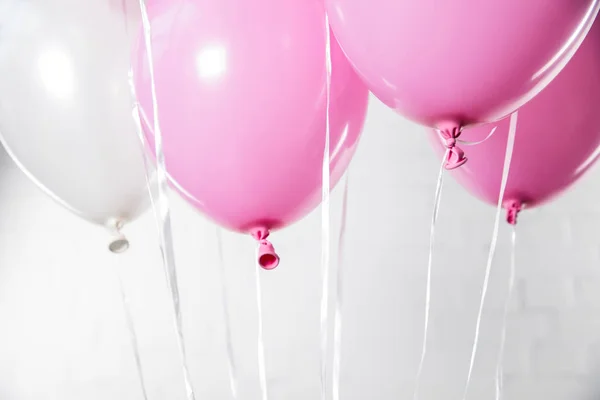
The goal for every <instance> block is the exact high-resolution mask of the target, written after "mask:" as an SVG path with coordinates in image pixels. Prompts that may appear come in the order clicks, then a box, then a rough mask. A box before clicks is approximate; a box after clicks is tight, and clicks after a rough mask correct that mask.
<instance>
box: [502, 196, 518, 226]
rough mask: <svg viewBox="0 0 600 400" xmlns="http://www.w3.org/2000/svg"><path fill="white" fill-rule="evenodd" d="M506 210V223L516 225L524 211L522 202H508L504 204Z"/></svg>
mask: <svg viewBox="0 0 600 400" xmlns="http://www.w3.org/2000/svg"><path fill="white" fill-rule="evenodd" d="M504 208H505V209H506V222H508V223H509V224H511V225H516V224H517V217H518V216H519V212H520V211H521V209H522V205H521V202H520V201H517V200H507V201H505V202H504Z"/></svg>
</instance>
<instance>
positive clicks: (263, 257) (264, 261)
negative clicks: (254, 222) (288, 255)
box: [251, 228, 279, 271]
mask: <svg viewBox="0 0 600 400" xmlns="http://www.w3.org/2000/svg"><path fill="white" fill-rule="evenodd" d="M251 235H252V237H253V238H254V239H256V240H258V242H259V245H258V260H257V261H258V265H260V266H261V268H263V269H266V270H267V271H270V270H272V269H275V268H277V266H278V265H279V256H278V255H277V253H276V252H275V248H274V247H273V245H272V244H271V242H269V241H268V240H267V238H268V237H269V230H268V229H265V228H258V229H254V230H253V231H252V232H251Z"/></svg>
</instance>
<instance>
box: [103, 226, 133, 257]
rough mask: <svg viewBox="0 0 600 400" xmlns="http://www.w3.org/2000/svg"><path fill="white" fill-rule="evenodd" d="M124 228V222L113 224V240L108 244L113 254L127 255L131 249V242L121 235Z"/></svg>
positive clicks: (111, 228) (111, 227)
mask: <svg viewBox="0 0 600 400" xmlns="http://www.w3.org/2000/svg"><path fill="white" fill-rule="evenodd" d="M122 227H123V222H122V221H117V222H115V223H114V224H111V226H110V230H111V233H112V237H113V238H112V240H111V242H110V243H109V244H108V250H110V252H111V253H113V254H121V253H125V252H126V251H127V250H128V249H129V240H127V238H126V237H125V235H123V234H122V233H121V228H122Z"/></svg>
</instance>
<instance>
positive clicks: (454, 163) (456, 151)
mask: <svg viewBox="0 0 600 400" xmlns="http://www.w3.org/2000/svg"><path fill="white" fill-rule="evenodd" d="M460 133H461V130H460V127H458V126H454V127H452V128H449V129H440V135H441V136H442V139H443V140H444V144H445V145H446V148H447V149H448V158H447V159H446V165H444V168H446V169H447V170H451V169H455V168H458V167H460V166H461V165H463V164H464V163H466V162H467V157H465V152H464V151H462V149H461V148H460V147H456V139H458V137H459V136H460Z"/></svg>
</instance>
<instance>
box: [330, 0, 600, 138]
mask: <svg viewBox="0 0 600 400" xmlns="http://www.w3.org/2000/svg"><path fill="white" fill-rule="evenodd" d="M325 2H326V5H327V10H328V13H329V18H330V23H331V26H332V29H333V31H334V33H335V35H336V37H337V39H338V41H339V43H340V45H341V47H342V49H343V50H344V52H345V53H346V55H347V56H348V58H349V60H350V62H351V63H352V64H353V66H354V67H355V68H356V70H357V71H358V72H359V74H360V76H361V77H362V78H363V79H364V81H365V82H366V83H367V86H368V87H369V89H371V91H372V92H373V93H374V94H375V95H376V96H377V97H378V98H379V99H380V100H382V101H383V102H384V103H385V104H386V105H388V106H389V107H391V108H393V109H395V110H396V111H398V112H399V113H400V114H402V115H404V116H406V117H408V118H410V119H412V120H414V121H416V122H419V123H421V124H424V125H427V126H431V127H436V128H439V129H444V130H448V131H452V129H453V128H457V127H460V126H465V125H470V124H474V123H481V122H492V121H496V120H498V119H500V118H502V117H504V116H506V115H508V114H510V113H511V112H513V111H514V110H516V109H517V108H519V107H520V106H522V105H523V104H525V103H526V102H527V101H528V100H530V99H531V98H533V97H534V96H535V95H536V94H537V93H539V91H540V90H542V89H543V88H544V87H545V86H546V85H547V84H548V83H549V82H550V81H551V80H552V79H553V78H554V77H555V76H556V74H557V73H558V72H559V71H560V70H561V69H562V68H563V67H564V65H565V64H566V63H567V62H568V60H569V59H570V57H571V56H572V54H573V53H574V51H575V50H576V49H577V48H578V46H579V45H580V43H581V41H582V40H583V38H584V37H585V34H586V33H587V31H588V30H589V27H590V26H591V24H592V23H593V20H594V18H595V16H596V14H597V12H598V7H599V2H598V0H552V1H548V0H369V1H366V0H326V1H325ZM457 132H460V131H457Z"/></svg>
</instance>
